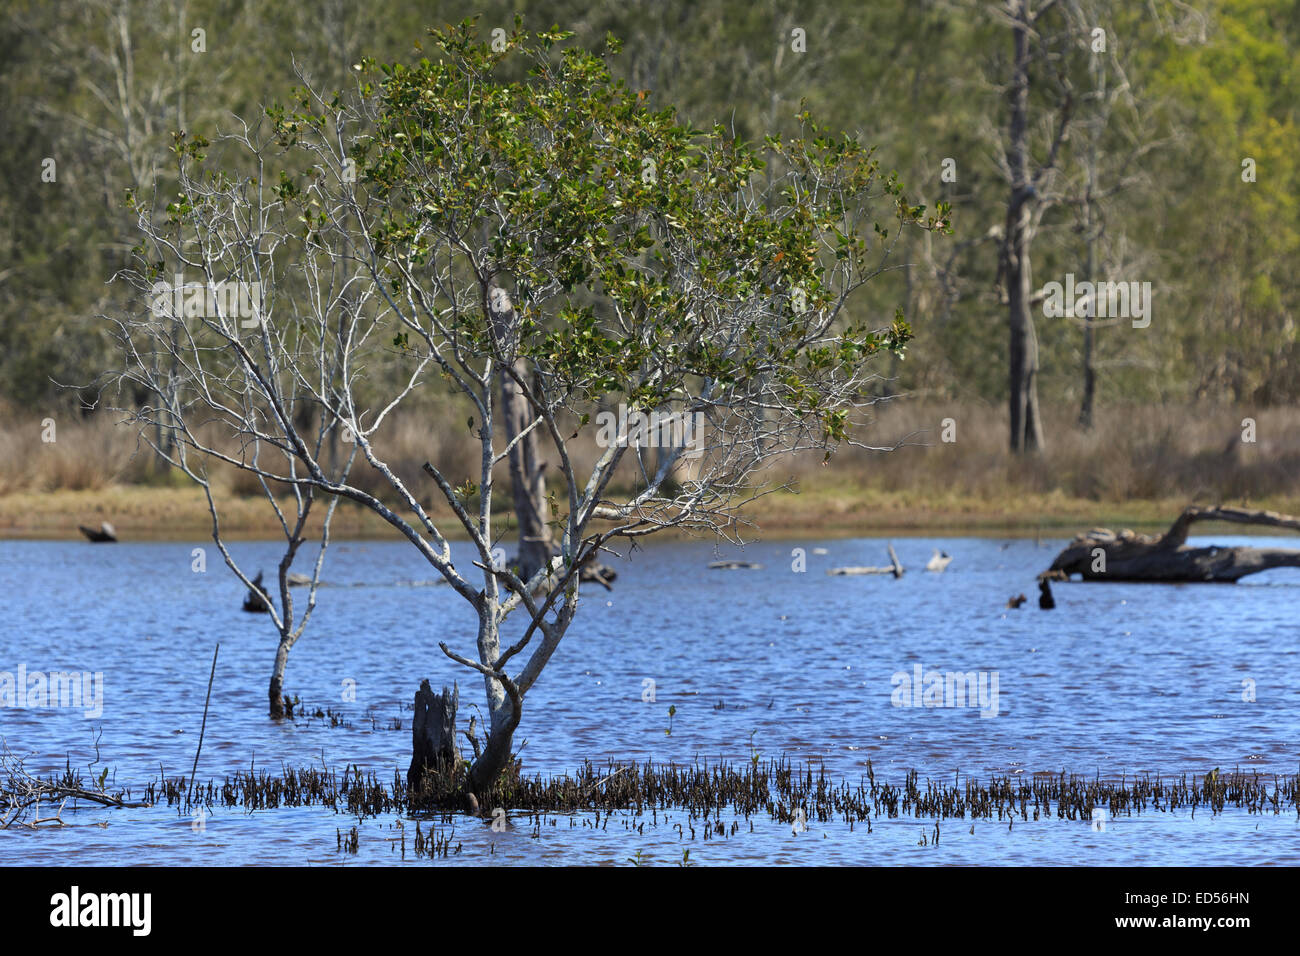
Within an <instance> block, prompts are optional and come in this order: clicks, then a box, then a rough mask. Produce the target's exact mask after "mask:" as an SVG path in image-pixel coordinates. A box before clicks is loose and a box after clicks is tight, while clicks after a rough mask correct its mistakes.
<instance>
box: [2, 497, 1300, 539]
mask: <svg viewBox="0 0 1300 956" xmlns="http://www.w3.org/2000/svg"><path fill="white" fill-rule="evenodd" d="M1186 503H1187V502H1186V499H1183V498H1167V499H1147V500H1136V501H1127V502H1106V501H1100V502H1099V501H1092V500H1087V499H1081V498H1071V497H1069V496H1066V495H1063V494H1061V493H1059V492H1053V493H1050V494H1028V495H1016V496H1004V497H1003V498H1001V499H999V500H991V499H988V498H983V497H976V496H970V495H956V494H950V495H943V496H926V495H923V494H920V493H913V494H908V493H888V492H881V491H878V490H872V489H855V488H850V487H843V488H839V489H835V488H814V489H812V490H808V491H804V492H803V493H800V494H791V493H787V492H778V493H774V494H771V495H768V496H766V497H764V498H763V499H762V500H761V502H760V503H757V504H755V505H754V506H751V507H750V508H748V509H747V510H746V512H745V517H746V518H747V520H749V521H751V522H753V524H754V525H755V527H753V528H750V529H749V531H748V533H747V534H746V535H745V537H747V538H754V537H758V536H761V537H764V538H773V537H779V536H791V537H804V536H815V535H827V536H842V535H875V534H903V533H915V534H933V535H935V536H940V535H946V534H1004V535H1007V536H1037V535H1040V534H1041V535H1042V536H1043V537H1068V536H1070V535H1073V534H1074V533H1076V532H1078V531H1082V530H1085V529H1087V528H1091V527H1094V526H1097V525H1103V526H1106V527H1112V528H1118V527H1128V528H1135V529H1138V530H1151V529H1160V528H1163V527H1166V526H1167V525H1168V524H1169V522H1170V521H1171V520H1172V519H1173V517H1174V516H1175V515H1176V514H1177V513H1178V512H1179V511H1180V510H1181V509H1182V508H1183V506H1184V505H1185V504H1186ZM1252 504H1253V505H1255V506H1256V507H1261V508H1271V509H1274V510H1278V511H1285V512H1288V513H1291V514H1295V513H1296V512H1297V511H1300V499H1295V498H1289V499H1288V498H1278V499H1265V500H1262V501H1254V502H1252ZM220 514H221V526H222V529H223V531H224V532H225V533H227V534H228V535H230V536H232V537H240V538H261V537H272V536H277V535H278V533H279V531H278V526H277V525H276V524H274V518H273V516H272V515H271V513H270V511H269V509H268V506H267V503H266V501H265V500H264V499H261V498H254V497H244V498H240V497H234V498H230V499H228V500H223V501H222V502H221V512H220ZM446 517H448V518H450V514H448V515H447V516H446ZM505 518H506V516H505V514H504V513H503V514H502V520H503V521H504V520H505ZM101 521H111V522H112V523H113V525H114V526H115V527H116V529H117V531H118V534H119V535H120V537H121V538H122V539H123V540H132V539H134V540H142V539H160V540H165V539H176V540H179V539H184V540H190V539H198V538H207V537H208V536H209V535H210V534H211V532H212V518H211V516H210V515H209V514H208V506H207V501H206V499H205V498H204V497H203V493H202V492H201V491H199V490H198V489H195V488H150V487H143V486H128V485H114V486H110V487H108V488H103V489H98V490H95V491H69V490H63V491H54V492H15V493H11V494H8V495H4V496H0V537H7V538H79V537H80V533H79V532H78V531H77V525H79V524H84V525H91V526H98V525H99V523H100V522H101ZM452 524H453V523H452V522H449V523H448V524H447V527H448V528H449V529H450V530H452V531H454V530H456V529H455V528H454V527H452ZM1224 530H1225V531H1227V530H1229V529H1226V528H1225V529H1224ZM1246 530H1247V529H1243V528H1242V527H1240V526H1234V527H1233V528H1231V529H1230V533H1232V534H1242V533H1244V532H1245V531H1246ZM1198 532H1200V533H1204V532H1203V531H1202V530H1201V529H1200V528H1199V527H1198ZM393 533H394V532H392V531H391V529H389V528H388V527H387V526H386V525H384V524H383V523H382V522H379V521H378V520H376V519H375V518H374V517H373V516H372V515H370V514H369V513H368V512H366V511H363V510H361V509H360V508H358V507H356V506H353V505H350V504H341V505H340V508H339V512H338V514H337V516H336V517H335V524H334V535H335V536H336V537H339V538H358V537H387V536H389V535H391V534H393ZM449 537H452V538H455V537H456V535H454V534H451V535H449Z"/></svg>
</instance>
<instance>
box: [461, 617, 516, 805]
mask: <svg viewBox="0 0 1300 956" xmlns="http://www.w3.org/2000/svg"><path fill="white" fill-rule="evenodd" d="M478 643H479V659H480V660H482V661H495V660H497V659H498V658H499V657H500V647H501V638H500V634H499V633H498V631H497V626H496V623H495V622H494V621H493V620H490V619H488V618H487V617H480V619H479V639H478ZM483 686H484V689H485V690H486V691H487V699H488V727H487V740H486V741H485V743H484V745H483V749H482V751H481V752H480V753H479V754H478V755H477V756H476V757H475V759H474V763H473V764H472V765H471V766H470V770H469V781H468V783H469V790H470V791H471V792H472V793H475V794H486V793H487V792H488V791H489V790H491V789H492V785H493V784H494V783H495V782H496V781H497V779H498V778H499V777H500V776H501V773H502V771H503V770H505V769H506V767H507V766H509V764H510V759H511V753H510V747H511V744H512V743H513V741H514V735H515V728H516V727H518V726H519V716H520V708H519V704H520V702H519V701H518V700H517V699H514V698H513V697H512V695H510V694H507V692H506V688H505V687H504V686H503V685H502V683H501V682H500V681H499V680H497V679H496V678H494V677H489V676H487V675H486V674H485V675H484V676H483Z"/></svg>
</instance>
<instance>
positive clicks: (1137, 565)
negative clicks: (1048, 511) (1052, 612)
mask: <svg viewBox="0 0 1300 956" xmlns="http://www.w3.org/2000/svg"><path fill="white" fill-rule="evenodd" d="M1194 521H1231V522H1234V523H1236V524H1253V525H1266V526H1269V527H1273V528H1289V529H1291V530H1293V531H1300V518H1294V517H1292V516H1291V515H1284V514H1279V513H1277V512H1275V511H1251V510H1249V509H1246V508H1200V507H1196V506H1194V505H1193V506H1190V507H1188V508H1186V509H1185V510H1184V511H1183V513H1182V514H1180V515H1179V516H1178V518H1177V519H1176V520H1175V521H1174V523H1173V524H1172V525H1170V527H1169V530H1168V531H1166V532H1165V533H1164V534H1158V535H1144V534H1134V533H1133V532H1132V531H1129V530H1123V531H1120V532H1119V534H1116V533H1115V532H1113V531H1108V530H1106V529H1105V528H1094V529H1093V530H1091V531H1088V532H1086V533H1084V534H1081V535H1079V536H1078V537H1076V538H1075V539H1074V540H1073V541H1071V542H1070V544H1069V546H1068V547H1067V548H1066V549H1065V550H1064V551H1062V552H1061V553H1060V554H1058V555H1057V556H1056V560H1055V561H1053V562H1052V566H1051V567H1050V568H1048V569H1047V571H1045V572H1044V573H1043V574H1042V575H1040V577H1043V578H1056V579H1058V580H1066V579H1068V578H1069V577H1070V575H1072V574H1078V575H1082V577H1083V579H1084V580H1085V581H1163V582H1222V583H1233V582H1235V581H1237V580H1239V579H1240V578H1243V577H1245V576H1246V575H1248V574H1257V573H1258V572H1260V571H1268V570H1270V569H1271V568H1288V567H1289V568H1300V550H1297V549H1293V548H1255V547H1249V546H1245V545H1242V546H1239V547H1232V548H1225V547H1220V546H1218V545H1209V546H1206V547H1199V548H1193V547H1189V546H1188V544H1187V535H1188V532H1189V530H1190V529H1191V526H1192V522H1194Z"/></svg>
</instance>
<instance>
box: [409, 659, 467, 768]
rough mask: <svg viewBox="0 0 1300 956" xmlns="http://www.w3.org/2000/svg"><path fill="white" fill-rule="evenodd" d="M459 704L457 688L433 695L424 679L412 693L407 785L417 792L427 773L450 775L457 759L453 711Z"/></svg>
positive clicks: (458, 755)
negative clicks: (412, 703) (409, 763)
mask: <svg viewBox="0 0 1300 956" xmlns="http://www.w3.org/2000/svg"><path fill="white" fill-rule="evenodd" d="M459 705H460V688H459V687H457V686H456V685H454V684H453V685H452V689H451V690H448V689H447V688H446V687H443V689H442V693H441V694H435V693H434V692H433V688H432V687H430V686H429V682H428V681H427V680H423V681H421V682H420V689H419V690H418V691H416V692H415V716H414V718H413V720H412V723H411V766H410V767H409V768H408V769H407V771H406V784H407V786H408V787H409V788H410V789H412V790H418V789H419V787H420V784H421V782H422V781H423V780H424V775H425V774H426V773H428V772H430V771H432V772H434V773H439V774H450V773H451V772H452V771H453V769H454V768H455V766H456V762H457V761H458V760H459V759H460V752H459V751H458V750H457V749H456V710H457V708H458V707H459Z"/></svg>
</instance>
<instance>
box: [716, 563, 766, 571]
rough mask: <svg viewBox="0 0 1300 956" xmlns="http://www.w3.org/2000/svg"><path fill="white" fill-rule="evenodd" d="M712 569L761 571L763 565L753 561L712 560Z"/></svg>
mask: <svg viewBox="0 0 1300 956" xmlns="http://www.w3.org/2000/svg"><path fill="white" fill-rule="evenodd" d="M709 570H710V571H761V570H763V566H762V565H761V564H755V563H754V562H753V561H710V562H709Z"/></svg>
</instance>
